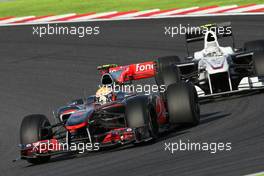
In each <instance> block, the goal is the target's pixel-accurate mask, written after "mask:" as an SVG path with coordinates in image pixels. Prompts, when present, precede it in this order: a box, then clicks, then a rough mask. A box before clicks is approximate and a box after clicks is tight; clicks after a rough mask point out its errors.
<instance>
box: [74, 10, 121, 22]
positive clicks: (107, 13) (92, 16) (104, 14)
mask: <svg viewBox="0 0 264 176" xmlns="http://www.w3.org/2000/svg"><path fill="white" fill-rule="evenodd" d="M116 13H118V12H117V11H114V12H103V13H96V14H91V15H87V16H82V17H78V18H74V19H72V20H71V21H83V20H90V19H96V18H99V17H102V16H107V15H113V14H116Z"/></svg>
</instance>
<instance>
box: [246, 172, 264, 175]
mask: <svg viewBox="0 0 264 176" xmlns="http://www.w3.org/2000/svg"><path fill="white" fill-rule="evenodd" d="M259 175H264V171H263V172H258V173H254V174H249V175H245V176H259Z"/></svg>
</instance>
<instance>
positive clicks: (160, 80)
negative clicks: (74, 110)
mask: <svg viewBox="0 0 264 176" xmlns="http://www.w3.org/2000/svg"><path fill="white" fill-rule="evenodd" d="M179 62H180V58H179V57H178V56H166V57H161V58H158V59H157V61H156V64H157V65H156V66H157V68H156V75H155V81H156V84H157V85H166V86H168V85H170V84H172V83H176V82H178V81H179V80H180V74H179V69H178V68H177V67H176V66H173V64H176V63H179Z"/></svg>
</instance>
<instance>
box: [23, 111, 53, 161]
mask: <svg viewBox="0 0 264 176" xmlns="http://www.w3.org/2000/svg"><path fill="white" fill-rule="evenodd" d="M49 127H50V122H49V120H48V119H47V117H46V116H44V115H40V114H33V115H28V116H26V117H24V119H23V121H22V123H21V126H20V143H21V144H31V143H34V142H37V141H40V140H46V139H50V138H51V136H52V130H51V128H49ZM49 159H50V156H41V157H37V158H29V159H27V161H28V162H29V163H33V164H40V163H43V162H47V161H48V160H49Z"/></svg>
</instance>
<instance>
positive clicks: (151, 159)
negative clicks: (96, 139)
mask: <svg viewBox="0 0 264 176" xmlns="http://www.w3.org/2000/svg"><path fill="white" fill-rule="evenodd" d="M263 20H264V16H236V17H235V16H233V17H203V18H176V19H155V20H138V21H115V22H90V23H82V24H81V25H84V26H87V25H95V26H100V28H101V34H100V35H99V36H96V37H86V38H82V39H79V38H78V37H76V36H73V37H65V36H52V37H48V38H42V39H40V38H38V37H36V36H32V27H31V26H20V27H1V28H0V80H1V83H0V100H1V101H0V118H1V123H0V139H1V140H0V175H1V176H13V175H20V176H22V175H23V176H35V175H39V176H40V175H43V176H51V175H62V176H64V175H78V176H81V175H86V176H87V175H96V176H99V175H155V176H156V175H243V174H249V173H255V172H259V171H263V170H264V138H263V135H264V128H263V127H264V120H263V114H264V109H263V107H264V101H263V100H264V99H263V98H264V95H263V94H258V95H252V96H246V97H241V98H236V99H231V100H225V101H219V102H213V103H210V104H205V105H202V106H201V109H202V112H201V113H202V122H201V125H199V126H197V127H195V128H192V129H185V130H181V131H175V132H173V133H171V134H169V135H165V136H163V137H162V138H161V139H160V140H159V141H157V142H156V143H154V144H152V145H146V146H139V147H132V148H128V149H124V150H117V151H108V152H103V153H93V154H85V155H80V156H78V157H63V158H61V159H60V158H55V159H53V160H51V162H49V163H47V164H42V165H37V166H33V165H30V164H28V163H27V162H25V161H18V162H16V163H12V160H13V159H15V158H16V157H18V156H19V153H18V148H17V144H18V143H19V126H20V123H21V120H22V117H23V116H25V115H27V114H30V113H44V114H46V115H47V116H51V111H52V110H53V109H55V108H56V107H57V106H59V105H63V104H65V103H66V102H67V101H69V100H71V99H74V98H78V97H82V96H83V95H89V94H93V93H94V91H95V90H96V88H97V85H98V83H99V75H98V74H97V71H96V69H95V68H96V66H97V65H99V64H104V63H117V64H128V63H135V62H139V61H144V60H152V59H154V58H157V57H159V56H165V55H179V56H181V57H182V56H185V55H186V52H185V51H186V50H185V46H184V44H183V42H184V37H183V36H177V37H174V38H170V37H168V36H165V35H164V26H175V25H176V26H178V25H179V24H180V23H182V24H203V23H208V22H222V21H232V23H233V29H234V33H235V38H236V42H237V44H238V46H242V44H243V43H244V42H245V41H248V40H254V39H259V38H264V30H263V29H264V23H263ZM72 25H74V24H72ZM78 25H80V24H78ZM179 140H190V141H192V142H231V143H232V150H231V151H229V152H217V153H216V154H210V153H209V152H198V151H192V152H190V151H189V152H175V153H174V154H170V153H169V152H167V151H164V143H165V142H166V143H168V142H179Z"/></svg>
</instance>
